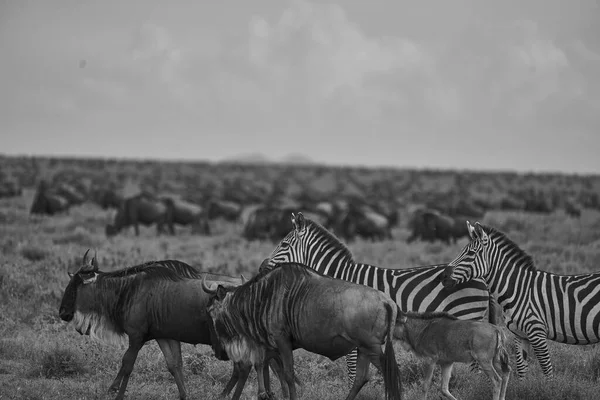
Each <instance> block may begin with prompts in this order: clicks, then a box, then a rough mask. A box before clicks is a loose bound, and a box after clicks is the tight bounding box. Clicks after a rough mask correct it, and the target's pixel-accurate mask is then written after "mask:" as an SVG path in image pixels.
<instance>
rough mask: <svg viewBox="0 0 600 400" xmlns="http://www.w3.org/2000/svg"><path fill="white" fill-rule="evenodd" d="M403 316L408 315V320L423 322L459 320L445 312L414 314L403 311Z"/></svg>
mask: <svg viewBox="0 0 600 400" xmlns="http://www.w3.org/2000/svg"><path fill="white" fill-rule="evenodd" d="M402 314H403V315H406V316H407V317H408V318H413V319H423V320H429V319H438V318H446V319H451V320H455V319H458V318H457V317H455V316H454V315H452V314H449V313H447V312H445V311H425V312H413V311H408V312H404V311H403V312H402Z"/></svg>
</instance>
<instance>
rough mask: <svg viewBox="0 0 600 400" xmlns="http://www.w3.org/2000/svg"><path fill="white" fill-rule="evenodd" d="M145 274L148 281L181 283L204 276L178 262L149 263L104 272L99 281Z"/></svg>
mask: <svg viewBox="0 0 600 400" xmlns="http://www.w3.org/2000/svg"><path fill="white" fill-rule="evenodd" d="M141 273H145V278H147V279H161V280H170V281H180V280H183V279H199V278H201V277H202V274H201V273H200V272H199V271H198V270H197V269H196V268H194V267H192V266H191V265H188V264H186V263H184V262H181V261H177V260H163V261H148V262H145V263H143V264H139V265H135V266H133V267H128V268H123V269H120V270H117V271H111V272H103V273H101V274H100V276H98V280H106V279H115V278H116V279H118V278H128V277H133V276H137V275H138V274H141Z"/></svg>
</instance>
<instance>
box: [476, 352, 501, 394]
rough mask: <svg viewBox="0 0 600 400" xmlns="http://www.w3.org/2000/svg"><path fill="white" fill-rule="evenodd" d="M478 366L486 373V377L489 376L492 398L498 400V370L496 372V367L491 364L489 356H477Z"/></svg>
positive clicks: (499, 380) (499, 383)
mask: <svg viewBox="0 0 600 400" xmlns="http://www.w3.org/2000/svg"><path fill="white" fill-rule="evenodd" d="M478 361H479V366H480V367H481V369H482V370H483V372H484V373H485V374H486V375H487V377H488V378H490V381H491V382H492V387H493V390H492V392H493V397H492V398H493V400H499V399H500V385H501V378H500V375H499V374H498V372H496V369H495V368H494V365H493V364H492V362H493V361H492V360H490V359H489V358H481V357H480V358H479V359H478Z"/></svg>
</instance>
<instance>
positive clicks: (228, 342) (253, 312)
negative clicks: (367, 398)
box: [202, 262, 402, 400]
mask: <svg viewBox="0 0 600 400" xmlns="http://www.w3.org/2000/svg"><path fill="white" fill-rule="evenodd" d="M263 265H264V262H263ZM202 286H203V289H204V290H205V291H206V292H207V293H210V294H213V297H212V299H211V300H210V304H209V306H208V312H209V314H210V316H211V318H212V320H213V322H214V326H215V330H216V333H217V336H218V338H219V341H220V342H221V343H222V344H223V345H224V347H225V348H226V349H227V348H228V347H229V348H230V349H229V350H228V351H232V350H234V349H235V347H236V345H237V344H238V343H239V341H238V340H233V339H234V338H237V337H239V336H242V337H245V338H247V339H248V340H247V341H246V343H248V342H251V344H252V345H251V346H249V347H247V348H246V349H245V351H246V352H247V353H250V354H246V355H245V357H246V358H250V359H251V362H252V363H254V364H255V365H256V364H258V365H260V364H261V362H262V361H263V360H262V359H261V356H262V355H261V354H257V353H261V352H256V351H254V352H251V351H249V350H253V349H256V348H257V347H262V348H263V351H262V353H267V352H275V353H279V354H280V355H281V359H282V361H283V375H284V379H285V381H286V382H287V385H288V387H289V390H290V397H291V400H296V399H297V395H296V388H295V386H294V376H295V375H294V358H293V354H292V351H293V350H294V349H295V348H303V349H306V350H308V351H310V352H313V353H317V354H321V355H323V356H326V357H328V358H329V359H331V360H336V359H338V358H340V357H342V356H345V355H346V354H348V353H349V352H350V351H351V350H353V349H354V348H356V347H358V367H357V371H356V374H357V379H356V380H355V384H354V385H353V387H352V389H351V390H350V393H349V394H348V397H347V398H346V399H347V400H351V399H354V398H355V397H356V395H357V394H358V392H359V391H360V389H361V387H362V386H363V385H364V383H365V382H366V375H367V373H368V368H369V365H370V363H369V361H370V362H372V363H373V364H374V365H375V366H376V367H378V368H379V369H380V370H381V371H382V372H383V377H384V385H385V398H386V399H388V400H390V399H392V400H397V399H400V398H401V389H402V387H401V381H400V376H399V372H398V365H397V364H396V358H395V355H394V348H393V345H392V337H393V331H394V329H395V324H396V316H397V312H398V308H397V306H396V303H395V302H394V301H393V300H392V299H391V298H390V297H389V296H387V295H386V294H384V293H382V292H380V291H379V290H376V289H373V288H370V287H367V286H363V285H359V284H356V283H351V282H347V281H343V280H339V279H334V278H331V277H329V276H325V275H322V274H320V273H318V272H317V271H315V270H313V269H311V268H308V267H307V266H305V265H302V264H297V263H285V264H279V265H278V266H276V267H275V268H273V269H271V270H268V269H263V271H262V272H260V273H259V274H257V275H256V276H255V277H254V278H252V279H251V280H250V281H248V282H246V283H245V284H243V285H241V286H239V287H238V288H226V287H224V286H222V285H219V286H218V287H217V289H216V290H214V289H212V288H210V287H208V286H207V285H204V284H203V285H202ZM383 343H385V352H383V351H382V349H381V345H382V344H383ZM261 385H262V383H261V380H260V379H259V392H260V393H264V388H262V387H260V386H261Z"/></svg>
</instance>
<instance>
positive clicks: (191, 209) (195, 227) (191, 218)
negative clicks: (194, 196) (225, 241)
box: [161, 197, 210, 235]
mask: <svg viewBox="0 0 600 400" xmlns="http://www.w3.org/2000/svg"><path fill="white" fill-rule="evenodd" d="M161 199H162V200H163V201H164V203H165V205H166V206H167V213H168V217H167V223H168V224H169V231H170V232H171V234H172V235H174V234H175V227H174V226H173V225H175V224H177V225H191V226H192V233H199V234H204V235H210V226H209V224H208V218H207V216H206V212H205V211H204V209H203V208H202V207H201V206H199V205H197V204H194V203H191V202H189V201H185V200H182V199H177V198H173V197H162V198H161Z"/></svg>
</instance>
